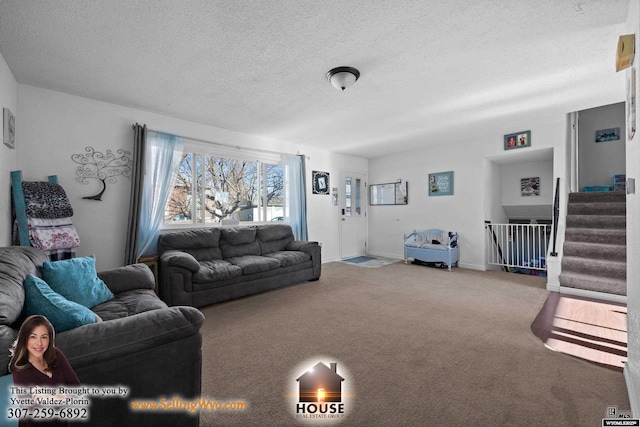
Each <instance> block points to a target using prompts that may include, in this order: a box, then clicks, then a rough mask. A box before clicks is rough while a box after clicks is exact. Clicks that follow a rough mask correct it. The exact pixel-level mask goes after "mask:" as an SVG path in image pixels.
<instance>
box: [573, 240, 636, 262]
mask: <svg viewBox="0 0 640 427" xmlns="http://www.w3.org/2000/svg"><path fill="white" fill-rule="evenodd" d="M564 256H569V257H582V258H592V259H599V260H610V261H624V260H626V259H627V246H626V245H612V244H604V243H587V242H565V243H564Z"/></svg>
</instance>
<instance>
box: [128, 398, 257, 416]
mask: <svg viewBox="0 0 640 427" xmlns="http://www.w3.org/2000/svg"><path fill="white" fill-rule="evenodd" d="M130 404H131V409H133V410H134V411H184V412H190V413H194V412H198V411H200V412H213V411H244V410H246V409H247V402H245V401H243V400H240V401H220V400H211V399H208V398H197V399H193V400H186V399H183V398H181V397H178V396H173V397H172V398H170V399H167V398H164V397H163V398H161V399H157V400H135V401H131V402H130Z"/></svg>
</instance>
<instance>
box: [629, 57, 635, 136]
mask: <svg viewBox="0 0 640 427" xmlns="http://www.w3.org/2000/svg"><path fill="white" fill-rule="evenodd" d="M635 134H636V68H635V67H631V68H630V69H629V71H628V72H627V141H631V140H633V136H634V135H635Z"/></svg>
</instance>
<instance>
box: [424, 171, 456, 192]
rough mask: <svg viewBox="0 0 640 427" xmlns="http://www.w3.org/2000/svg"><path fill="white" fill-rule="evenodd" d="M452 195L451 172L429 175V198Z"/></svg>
mask: <svg viewBox="0 0 640 427" xmlns="http://www.w3.org/2000/svg"><path fill="white" fill-rule="evenodd" d="M452 195H453V171H451V172H438V173H430V174H429V196H452Z"/></svg>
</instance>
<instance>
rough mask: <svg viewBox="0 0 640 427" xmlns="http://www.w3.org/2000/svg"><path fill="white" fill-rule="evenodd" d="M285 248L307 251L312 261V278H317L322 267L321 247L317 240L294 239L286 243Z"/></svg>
mask: <svg viewBox="0 0 640 427" xmlns="http://www.w3.org/2000/svg"><path fill="white" fill-rule="evenodd" d="M285 250H288V251H303V252H306V253H308V254H309V256H310V257H311V261H312V262H313V274H314V279H313V280H317V279H318V278H319V277H320V271H321V269H322V247H321V246H320V244H319V243H318V242H312V241H307V240H294V241H293V242H290V243H289V244H288V245H287V247H286V248H285Z"/></svg>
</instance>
